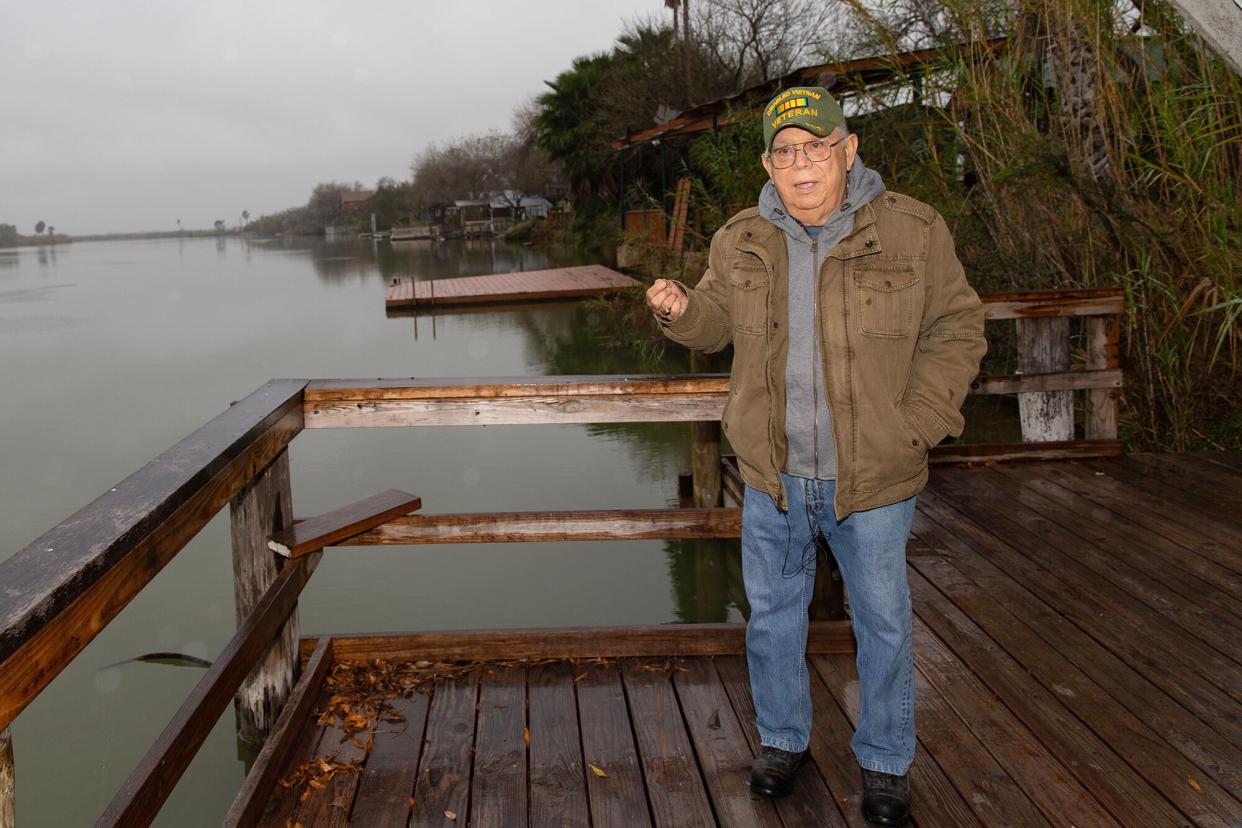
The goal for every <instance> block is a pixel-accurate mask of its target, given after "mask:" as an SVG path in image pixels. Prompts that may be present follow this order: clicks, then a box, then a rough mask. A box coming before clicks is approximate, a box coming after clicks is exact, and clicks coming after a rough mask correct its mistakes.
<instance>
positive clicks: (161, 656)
mask: <svg viewBox="0 0 1242 828" xmlns="http://www.w3.org/2000/svg"><path fill="white" fill-rule="evenodd" d="M134 661H143V662H146V663H147V664H167V665H168V666H170V667H210V666H211V662H210V661H208V660H207V659H205V658H199V657H198V656H192V655H187V654H186V653H145V654H144V655H140V656H134V657H133V658H126V659H122V660H121V661H118V662H116V663H114V664H109V665H107V666H105V667H100V668H99V670H97V671H96V672H102V671H104V670H111V669H112V668H113V667H120V666H121V665H122V664H129V663H130V662H134Z"/></svg>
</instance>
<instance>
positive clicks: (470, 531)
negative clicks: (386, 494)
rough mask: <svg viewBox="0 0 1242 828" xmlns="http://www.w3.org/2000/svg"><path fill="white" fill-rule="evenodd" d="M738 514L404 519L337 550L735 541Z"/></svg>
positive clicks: (612, 512)
mask: <svg viewBox="0 0 1242 828" xmlns="http://www.w3.org/2000/svg"><path fill="white" fill-rule="evenodd" d="M741 533H742V510H741V509H600V510H593V511H574V512H494V513H487V514H449V515H409V516H407V517H400V518H396V519H395V520H390V521H388V522H387V523H385V524H384V525H382V526H378V527H376V528H375V529H372V530H370V531H369V532H363V533H362V534H360V535H355V536H354V537H352V538H350V539H348V540H345V541H341V542H340V543H337V544H336V545H337V546H378V545H384V544H398V545H400V544H425V543H509V542H555V541H608V540H674V539H700V540H701V539H712V538H721V539H729V538H739V537H741Z"/></svg>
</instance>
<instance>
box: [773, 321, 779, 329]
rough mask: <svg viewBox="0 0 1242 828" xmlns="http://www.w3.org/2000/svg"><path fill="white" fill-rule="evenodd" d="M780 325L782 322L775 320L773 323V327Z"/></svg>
mask: <svg viewBox="0 0 1242 828" xmlns="http://www.w3.org/2000/svg"><path fill="white" fill-rule="evenodd" d="M780 326H781V323H780V322H773V323H772V327H773V328H779V327H780Z"/></svg>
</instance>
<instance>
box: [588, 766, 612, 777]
mask: <svg viewBox="0 0 1242 828" xmlns="http://www.w3.org/2000/svg"><path fill="white" fill-rule="evenodd" d="M590 766H591V773H593V774H595V775H596V776H598V777H599V778H600V779H607V778H608V774H606V773H604V769H603V768H601V767H599V766H598V765H596V764H595V763H594V762H591V763H590Z"/></svg>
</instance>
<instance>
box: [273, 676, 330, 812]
mask: <svg viewBox="0 0 1242 828" xmlns="http://www.w3.org/2000/svg"><path fill="white" fill-rule="evenodd" d="M328 699H329V694H328V691H327V690H319V691H318V693H317V698H316V700H315V706H314V708H313V710H326V709H327V708H328ZM325 730H326V728H324V727H323V726H322V725H320V724H318V723H317V722H316V720H315V719H313V718H312V719H310V720H308V721H307V726H306V727H305V728H304V729H303V731H302V733H301V735H300V736H299V737H298V740H297V744H296V745H295V746H294V749H293V750H292V751H291V752H290V753H289V754H288V756H287V758H286V759H285V761H284V762H283V763H282V765H281V767H280V772H279V773H278V774H277V776H276V784H275V785H273V786H272V788H271V792H270V794H269V795H268V798H267V801H266V802H265V803H264V806H263V810H262V812H261V813H260V814H259V815H258V821H257V823H256V824H258V825H260V826H263V828H288V826H289V824H290V820H291V819H292V818H293V815H294V814H296V813H297V810H298V804H299V798H300V795H301V790H300V789H299V788H297V787H288V788H286V787H285V786H284V785H282V784H280V783H281V781H282V780H283V781H289V780H290V779H291V778H292V776H293V774H294V771H295V770H296V769H297V768H298V767H300V766H301V765H302V764H303V763H304V762H309V761H310V760H311V759H313V758H315V757H316V756H319V755H320V753H319V746H320V742H321V741H322V740H323V734H324V732H325Z"/></svg>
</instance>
